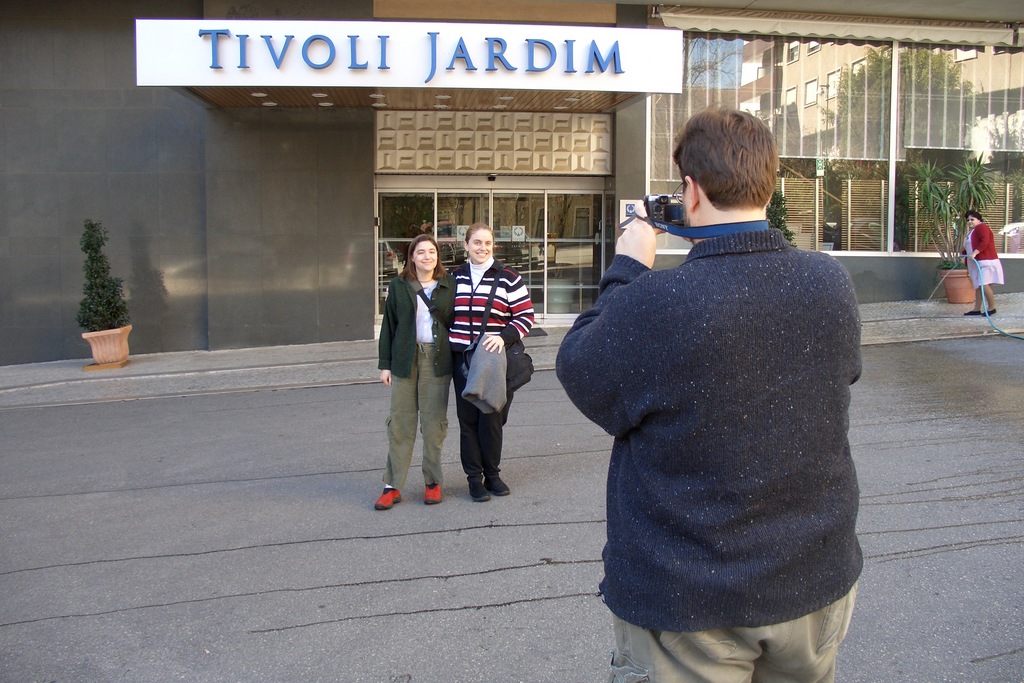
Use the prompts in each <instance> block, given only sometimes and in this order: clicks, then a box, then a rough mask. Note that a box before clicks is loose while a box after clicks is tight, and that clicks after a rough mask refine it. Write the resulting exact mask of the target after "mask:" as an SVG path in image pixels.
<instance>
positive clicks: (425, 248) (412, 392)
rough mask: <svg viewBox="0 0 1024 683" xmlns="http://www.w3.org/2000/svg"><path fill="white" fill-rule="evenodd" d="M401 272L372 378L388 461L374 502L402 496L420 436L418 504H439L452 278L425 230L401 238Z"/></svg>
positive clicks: (392, 287) (381, 506) (387, 305)
mask: <svg viewBox="0 0 1024 683" xmlns="http://www.w3.org/2000/svg"><path fill="white" fill-rule="evenodd" d="M407 254H408V255H407V257H406V260H405V268H404V269H403V270H402V273H401V274H400V275H399V276H398V277H396V278H395V279H393V280H392V281H391V283H390V284H389V285H388V296H387V299H386V300H385V302H384V320H383V323H382V324H381V330H380V342H379V344H378V358H379V362H378V364H377V367H378V368H380V381H381V382H383V383H384V385H385V386H388V387H391V411H390V413H389V415H388V419H387V428H388V460H387V465H386V467H385V469H384V492H383V493H382V494H381V496H380V498H378V499H377V502H376V503H375V504H374V508H376V509H377V510H389V509H391V507H392V506H394V504H395V503H400V502H401V501H402V493H401V488H402V487H403V486H404V485H405V479H406V476H407V475H408V474H409V464H410V462H411V461H412V450H413V445H414V444H415V442H416V421H417V417H418V418H419V423H420V432H421V433H422V435H423V483H424V484H425V485H426V490H425V492H424V495H423V502H424V503H426V504H427V505H433V504H435V503H440V502H441V484H442V475H441V448H442V446H443V444H444V439H445V436H446V435H447V433H448V392H449V386H450V385H451V379H452V354H451V349H450V347H449V345H448V328H449V327H451V324H452V320H453V318H454V299H455V283H454V280H453V279H452V276H451V275H448V274H446V272H445V268H444V266H443V265H442V264H441V262H440V260H439V259H438V248H437V242H436V241H435V240H434V238H433V237H432V236H431V235H426V234H423V235H417V236H416V238H415V239H413V240H412V242H411V243H410V244H409V250H408V252H407Z"/></svg>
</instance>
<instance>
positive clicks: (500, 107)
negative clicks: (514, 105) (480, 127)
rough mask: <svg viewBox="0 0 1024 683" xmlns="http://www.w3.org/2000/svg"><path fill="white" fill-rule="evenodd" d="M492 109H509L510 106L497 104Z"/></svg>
mask: <svg viewBox="0 0 1024 683" xmlns="http://www.w3.org/2000/svg"><path fill="white" fill-rule="evenodd" d="M491 109H508V105H507V104H496V105H494V106H493V107H491Z"/></svg>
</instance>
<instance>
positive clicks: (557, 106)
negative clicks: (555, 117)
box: [552, 104, 569, 110]
mask: <svg viewBox="0 0 1024 683" xmlns="http://www.w3.org/2000/svg"><path fill="white" fill-rule="evenodd" d="M568 108H569V107H567V106H566V105H564V104H556V105H555V106H553V107H552V109H559V110H561V109H568Z"/></svg>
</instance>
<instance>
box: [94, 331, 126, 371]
mask: <svg viewBox="0 0 1024 683" xmlns="http://www.w3.org/2000/svg"><path fill="white" fill-rule="evenodd" d="M131 331H132V326H131V325H125V326H124V327H118V328H115V329H113V330H100V331H99V332H83V333H82V339H84V340H85V341H87V342H89V346H90V347H91V348H92V358H93V360H94V361H96V362H95V363H94V364H92V365H86V366H85V369H86V370H110V369H112V368H123V367H124V366H125V365H127V364H128V334H129V333H130V332H131Z"/></svg>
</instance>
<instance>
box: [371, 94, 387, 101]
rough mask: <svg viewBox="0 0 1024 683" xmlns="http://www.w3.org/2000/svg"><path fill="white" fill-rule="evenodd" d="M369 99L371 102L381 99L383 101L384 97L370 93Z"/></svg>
mask: <svg viewBox="0 0 1024 683" xmlns="http://www.w3.org/2000/svg"><path fill="white" fill-rule="evenodd" d="M370 99H371V100H382V99H384V95H381V94H380V93H379V92H372V93H370Z"/></svg>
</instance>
